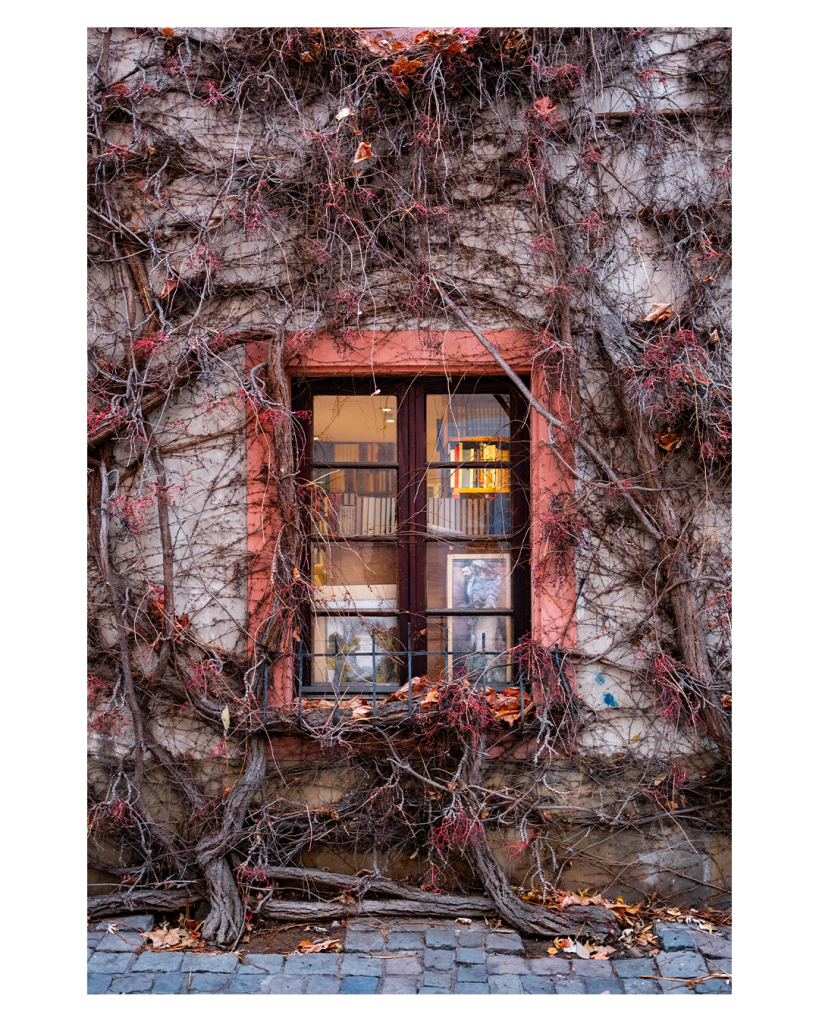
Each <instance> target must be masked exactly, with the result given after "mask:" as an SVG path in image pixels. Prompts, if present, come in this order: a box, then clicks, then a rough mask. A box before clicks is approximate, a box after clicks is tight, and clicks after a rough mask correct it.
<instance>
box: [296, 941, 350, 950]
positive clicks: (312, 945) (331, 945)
mask: <svg viewBox="0 0 819 1024" xmlns="http://www.w3.org/2000/svg"><path fill="white" fill-rule="evenodd" d="M326 950H330V952H331V953H341V952H342V951H343V947H342V945H341V943H340V942H339V941H338V939H324V940H323V941H321V942H311V941H310V940H309V939H303V940H302V941H301V942H300V943H299V944H298V946H296V948H295V949H294V950H293V952H294V953H324V952H325V951H326Z"/></svg>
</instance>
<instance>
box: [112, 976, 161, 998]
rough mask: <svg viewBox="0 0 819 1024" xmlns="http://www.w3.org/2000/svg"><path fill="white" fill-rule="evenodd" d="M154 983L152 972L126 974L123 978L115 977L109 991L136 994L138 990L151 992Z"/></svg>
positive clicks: (120, 993)
mask: <svg viewBox="0 0 819 1024" xmlns="http://www.w3.org/2000/svg"><path fill="white" fill-rule="evenodd" d="M153 983H154V979H153V977H152V975H150V974H126V975H124V976H123V977H122V978H114V980H113V981H112V982H111V988H110V989H109V991H110V992H114V993H116V994H118V995H135V994H136V993H137V992H150V991H151V986H152V985H153Z"/></svg>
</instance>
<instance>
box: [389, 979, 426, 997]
mask: <svg viewBox="0 0 819 1024" xmlns="http://www.w3.org/2000/svg"><path fill="white" fill-rule="evenodd" d="M417 991H418V986H417V985H416V984H415V982H414V981H410V979H409V978H395V977H393V978H385V979H384V985H383V987H382V989H381V994H382V995H385V996H414V995H415V994H416V993H417Z"/></svg>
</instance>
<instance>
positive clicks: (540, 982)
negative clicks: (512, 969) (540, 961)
mask: <svg viewBox="0 0 819 1024" xmlns="http://www.w3.org/2000/svg"><path fill="white" fill-rule="evenodd" d="M520 983H521V986H522V987H523V991H524V992H528V993H529V994H530V995H533V996H553V995H554V994H555V983H554V981H552V979H551V978H539V977H538V976H537V975H536V974H524V975H523V976H522V977H521V979H520Z"/></svg>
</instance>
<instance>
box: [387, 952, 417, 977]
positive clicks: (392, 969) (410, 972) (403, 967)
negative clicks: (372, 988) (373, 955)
mask: <svg viewBox="0 0 819 1024" xmlns="http://www.w3.org/2000/svg"><path fill="white" fill-rule="evenodd" d="M384 972H385V974H388V975H393V976H394V975H399V976H400V977H414V976H417V975H419V974H420V973H421V961H420V960H419V959H418V958H417V957H415V956H402V957H400V958H398V957H397V958H396V959H395V960H385V961H384Z"/></svg>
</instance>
